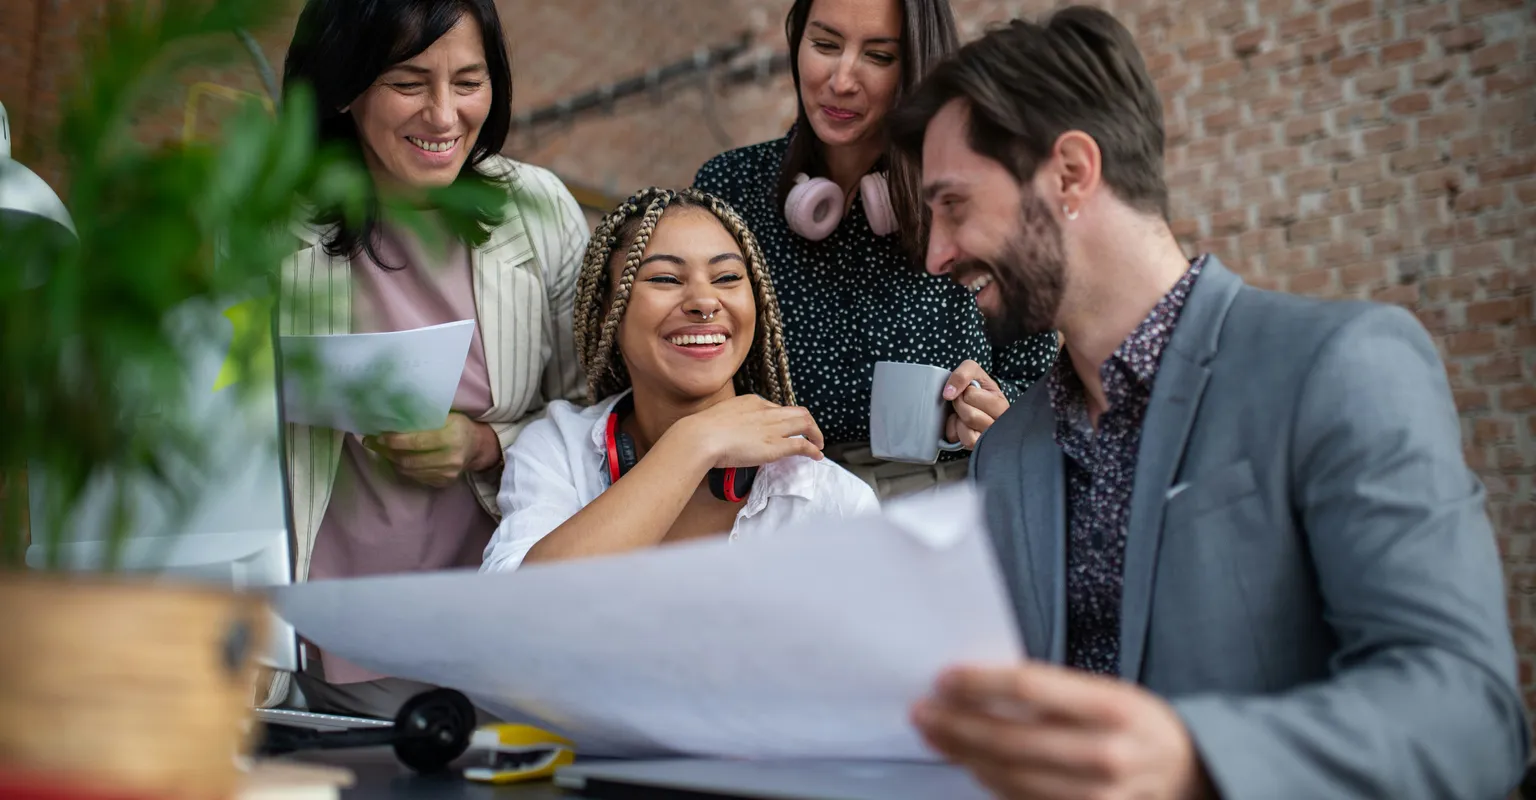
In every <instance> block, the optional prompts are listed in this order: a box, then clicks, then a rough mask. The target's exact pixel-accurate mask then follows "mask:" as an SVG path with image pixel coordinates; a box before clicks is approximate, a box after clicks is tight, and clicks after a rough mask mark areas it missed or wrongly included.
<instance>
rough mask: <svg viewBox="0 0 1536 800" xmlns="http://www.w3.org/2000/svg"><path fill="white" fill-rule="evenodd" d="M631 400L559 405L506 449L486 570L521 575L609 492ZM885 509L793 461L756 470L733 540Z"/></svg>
mask: <svg viewBox="0 0 1536 800" xmlns="http://www.w3.org/2000/svg"><path fill="white" fill-rule="evenodd" d="M626 394H628V392H624V393H622V394H619V395H616V396H614V397H611V398H608V399H607V400H604V401H603V402H601V403H598V404H596V405H593V406H589V407H586V408H582V407H580V406H576V405H574V404H572V403H570V402H567V401H564V400H556V401H553V402H551V403H550V404H549V407H548V409H547V410H546V412H545V415H544V418H543V419H540V420H537V421H535V422H533V423H531V424H529V425H528V427H527V428H525V429H523V432H522V435H520V436H518V437H517V441H516V442H514V443H513V444H512V446H511V447H509V448H507V452H506V466H505V467H504V468H503V470H502V475H501V491H500V493H499V494H497V496H496V502H497V504H498V505H499V506H500V507H501V524H500V525H498V526H497V527H496V533H495V534H494V535H492V536H491V541H490V544H489V545H487V546H486V548H485V559H484V562H483V563H482V564H481V566H480V571H481V572H497V571H503V572H506V571H511V570H515V569H517V568H518V567H519V566H520V565H522V563H523V557H524V556H526V555H528V551H529V550H530V549H532V548H533V546H534V544H536V543H537V542H538V541H539V540H540V539H542V538H544V537H545V536H547V535H548V534H549V532H550V531H552V530H554V529H555V528H558V527H560V526H561V525H562V524H564V523H565V521H566V520H568V519H570V518H571V517H574V516H576V512H578V511H580V510H581V509H582V508H584V507H585V506H586V505H587V504H588V503H590V502H592V501H593V500H595V499H597V496H598V495H600V494H602V493H603V490H605V489H607V488H608V486H609V480H608V470H607V466H606V465H607V461H608V455H607V452H608V448H607V441H606V439H607V423H608V413H609V412H610V411H611V410H612V409H613V407H614V405H616V404H617V403H618V402H619V400H620V399H622V398H623V397H624V395H626ZM879 508H880V501H879V500H878V499H877V498H876V497H875V492H874V490H873V489H871V488H870V487H869V484H867V483H865V482H864V481H862V480H860V479H859V478H858V477H856V476H855V475H854V474H853V473H851V472H849V471H848V470H846V469H843V468H842V467H841V466H840V465H838V464H837V463H836V462H834V461H832V460H830V459H823V460H821V461H817V460H815V459H811V458H806V457H804V456H791V457H789V458H782V459H779V460H778V461H775V462H773V463H771V464H764V465H763V466H762V467H760V468H759V469H758V471H757V477H756V479H754V480H753V482H752V491H751V492H750V493H748V495H747V499H746V501H745V502H744V503H742V507H741V510H740V511H738V512H736V521H735V522H734V523H733V524H732V525H731V531H730V538H731V539H735V538H737V537H738V536H751V535H753V534H757V533H769V532H772V531H773V530H775V529H778V528H780V527H783V526H785V525H789V524H792V523H794V522H796V521H797V520H800V519H803V518H805V517H807V516H825V515H833V516H842V517H852V516H858V515H861V514H867V513H873V512H875V511H877V510H878V509H879Z"/></svg>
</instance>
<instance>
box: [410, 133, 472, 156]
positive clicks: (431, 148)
mask: <svg viewBox="0 0 1536 800" xmlns="http://www.w3.org/2000/svg"><path fill="white" fill-rule="evenodd" d="M405 138H406V139H409V140H410V142H411V144H414V145H416V146H417V147H420V148H421V149H423V150H425V151H427V152H428V153H441V152H444V151H446V150H452V149H453V146H454V145H456V144H458V143H459V140H458V139H450V140H448V141H446V142H429V141H427V140H425V139H418V138H416V137H414V136H407V137H405Z"/></svg>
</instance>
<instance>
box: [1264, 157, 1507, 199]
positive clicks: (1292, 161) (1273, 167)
mask: <svg viewBox="0 0 1536 800" xmlns="http://www.w3.org/2000/svg"><path fill="white" fill-rule="evenodd" d="M1300 163H1301V151H1300V150H1294V149H1286V150H1270V151H1268V152H1266V153H1263V154H1262V155H1260V156H1259V167H1260V168H1261V169H1263V170H1264V171H1265V172H1279V171H1280V170H1283V169H1288V168H1290V167H1294V166H1296V165H1297V164H1300ZM1530 189H1531V191H1533V192H1536V184H1533V185H1532V186H1531V187H1530Z"/></svg>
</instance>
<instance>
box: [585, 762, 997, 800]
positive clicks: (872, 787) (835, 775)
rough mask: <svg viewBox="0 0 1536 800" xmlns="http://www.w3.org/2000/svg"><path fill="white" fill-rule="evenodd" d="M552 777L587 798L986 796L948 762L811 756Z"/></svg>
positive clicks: (609, 766)
mask: <svg viewBox="0 0 1536 800" xmlns="http://www.w3.org/2000/svg"><path fill="white" fill-rule="evenodd" d="M554 782H555V785H556V786H559V787H560V788H563V789H571V790H573V791H577V792H580V793H581V795H582V796H583V797H589V798H593V800H649V799H650V798H663V797H665V798H679V800H690V799H693V800H703V798H750V799H751V800H988V798H990V797H991V795H990V794H989V793H987V791H986V790H985V789H983V788H982V787H981V785H980V784H979V783H976V781H975V780H974V779H973V778H971V776H970V775H969V774H968V773H966V772H965V771H964V770H962V769H960V768H959V767H955V766H953V765H950V764H939V763H920V762H911V761H845V760H815V759H768V760H760V761H759V760H728V759H693V758H679V759H660V760H649V761H593V762H579V763H576V764H573V765H571V766H568V767H561V768H560V769H559V770H557V771H556V772H555V778H554Z"/></svg>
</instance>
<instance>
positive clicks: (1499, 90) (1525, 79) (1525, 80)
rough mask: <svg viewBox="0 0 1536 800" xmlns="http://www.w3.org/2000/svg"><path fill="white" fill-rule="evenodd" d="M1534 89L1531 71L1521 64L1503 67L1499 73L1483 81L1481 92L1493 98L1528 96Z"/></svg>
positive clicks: (1535, 82)
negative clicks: (1516, 95) (1509, 95)
mask: <svg viewBox="0 0 1536 800" xmlns="http://www.w3.org/2000/svg"><path fill="white" fill-rule="evenodd" d="M1532 87H1536V78H1533V77H1532V75H1531V69H1530V67H1528V66H1525V65H1523V64H1521V65H1514V66H1508V67H1505V68H1504V69H1503V70H1502V71H1500V72H1495V73H1494V74H1492V75H1489V76H1488V77H1486V78H1484V79H1483V91H1484V92H1485V93H1487V94H1490V95H1493V96H1495V97H1497V96H1500V95H1506V94H1522V95H1524V94H1528V93H1529V92H1530V90H1531V89H1532Z"/></svg>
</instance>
